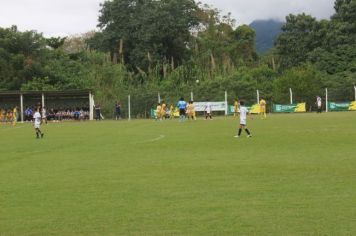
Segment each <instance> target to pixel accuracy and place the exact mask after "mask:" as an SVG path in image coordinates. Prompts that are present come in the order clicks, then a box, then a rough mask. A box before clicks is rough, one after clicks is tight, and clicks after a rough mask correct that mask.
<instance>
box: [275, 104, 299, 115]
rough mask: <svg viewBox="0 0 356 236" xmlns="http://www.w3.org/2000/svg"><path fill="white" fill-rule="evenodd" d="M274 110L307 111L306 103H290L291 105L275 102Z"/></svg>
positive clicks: (283, 111)
mask: <svg viewBox="0 0 356 236" xmlns="http://www.w3.org/2000/svg"><path fill="white" fill-rule="evenodd" d="M273 112H275V113H294V112H306V109H305V103H298V104H290V105H280V104H273Z"/></svg>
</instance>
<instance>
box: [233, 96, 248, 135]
mask: <svg viewBox="0 0 356 236" xmlns="http://www.w3.org/2000/svg"><path fill="white" fill-rule="evenodd" d="M248 114H249V112H248V110H247V107H245V102H244V101H240V127H239V131H238V134H237V135H236V136H235V138H239V137H240V136H241V132H242V129H245V131H246V133H247V137H248V138H250V137H252V135H251V132H250V130H249V129H248V128H247V115H248Z"/></svg>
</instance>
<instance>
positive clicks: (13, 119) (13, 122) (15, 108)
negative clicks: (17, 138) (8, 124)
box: [12, 106, 17, 126]
mask: <svg viewBox="0 0 356 236" xmlns="http://www.w3.org/2000/svg"><path fill="white" fill-rule="evenodd" d="M16 123H17V106H16V107H14V110H13V111H12V125H13V126H16Z"/></svg>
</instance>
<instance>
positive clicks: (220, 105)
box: [194, 102, 227, 112]
mask: <svg viewBox="0 0 356 236" xmlns="http://www.w3.org/2000/svg"><path fill="white" fill-rule="evenodd" d="M208 103H210V106H211V110H212V111H226V107H227V103H226V102H194V107H195V111H198V112H199V111H206V107H207V105H208Z"/></svg>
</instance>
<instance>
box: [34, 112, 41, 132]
mask: <svg viewBox="0 0 356 236" xmlns="http://www.w3.org/2000/svg"><path fill="white" fill-rule="evenodd" d="M33 119H34V120H35V128H38V127H39V126H40V125H41V120H42V117H41V114H40V113H39V112H38V111H36V112H35V114H34V115H33Z"/></svg>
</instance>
